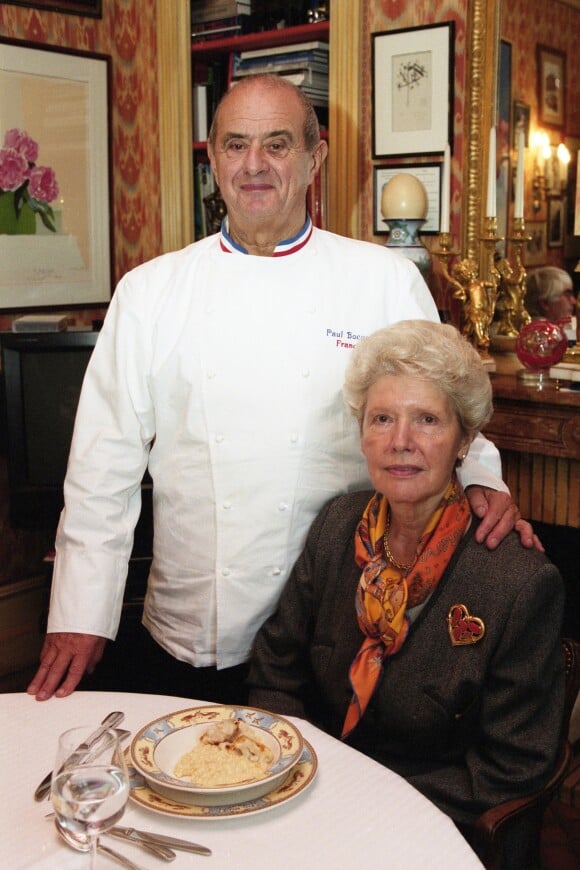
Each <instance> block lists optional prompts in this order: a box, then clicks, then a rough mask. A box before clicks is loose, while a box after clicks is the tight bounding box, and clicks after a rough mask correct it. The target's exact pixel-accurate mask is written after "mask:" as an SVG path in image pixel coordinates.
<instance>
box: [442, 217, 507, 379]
mask: <svg viewBox="0 0 580 870" xmlns="http://www.w3.org/2000/svg"><path fill="white" fill-rule="evenodd" d="M500 241H502V239H501V237H500V236H498V235H497V220H496V218H495V217H487V218H485V223H484V233H483V236H481V238H480V242H481V244H482V246H483V256H482V263H481V267H480V265H479V264H478V263H477V262H476V261H475V260H474V259H473V258H471V257H464V258H461V259H457V258H458V256H459V252H458V251H454V250H452V248H451V246H452V237H451V235H450V233H440V235H439V250H435V251H433V253H434V254H435V256H436V257H437V259H438V260H439V261H440V263H441V265H442V270H443V276H444V278H445V280H446V281H447V283H448V285H449V287H450V288H451V290H452V296H453V298H454V299H458V300H459V301H460V302H461V306H462V317H461V331H462V332H463V334H464V335H465V336H466V338H467V339H468V340H469V341H470V342H471V343H472V344H473V345H474V346H475V348H476V349H477V351H478V352H479V354H480V356H481V357H482V359H483V360H484V361H485V362H486V363H488V364H492V362H493V360H492V358H491V356H490V353H489V346H490V343H491V339H490V327H491V324H492V321H493V317H494V314H495V309H496V305H497V302H498V297H499V294H500V287H501V281H502V277H501V274H500V272H499V271H498V269H497V266H496V263H495V252H496V247H497V244H498V242H500ZM452 260H454V261H455V262H453V265H451V261H452ZM480 273H481V274H480Z"/></svg>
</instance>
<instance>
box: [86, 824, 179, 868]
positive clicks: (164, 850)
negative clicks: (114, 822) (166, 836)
mask: <svg viewBox="0 0 580 870" xmlns="http://www.w3.org/2000/svg"><path fill="white" fill-rule="evenodd" d="M125 830H128V831H130V830H131V829H130V828H127V829H125V828H109V830H108V831H103V834H104V835H105V836H107V837H118V838H119V839H120V840H125V842H129V843H133V845H135V846H140V847H141V848H142V849H146V850H147V852H151V854H152V855H155V857H156V858H161V860H162V861H175V858H176V855H175V852H174V851H173V849H170V848H169V847H168V846H163V845H161V843H154V842H153V840H146V839H145V838H144V837H139V836H138V834H137V833H136V832H135V835H133V834H132V833H131V834H129V833H125Z"/></svg>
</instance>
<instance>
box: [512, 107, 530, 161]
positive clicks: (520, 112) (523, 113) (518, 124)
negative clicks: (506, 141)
mask: <svg viewBox="0 0 580 870" xmlns="http://www.w3.org/2000/svg"><path fill="white" fill-rule="evenodd" d="M520 130H523V131H524V145H525V147H526V148H529V145H530V106H529V104H528V103H522V102H520V100H514V108H513V120H512V148H513V149H514V151H515V150H516V149H517V147H518V133H519V132H520Z"/></svg>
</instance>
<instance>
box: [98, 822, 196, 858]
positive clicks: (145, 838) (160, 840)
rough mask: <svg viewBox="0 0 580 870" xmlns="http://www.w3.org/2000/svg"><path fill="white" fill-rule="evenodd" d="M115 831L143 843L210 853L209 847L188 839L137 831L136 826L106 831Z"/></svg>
mask: <svg viewBox="0 0 580 870" xmlns="http://www.w3.org/2000/svg"><path fill="white" fill-rule="evenodd" d="M113 832H117V833H118V834H119V835H122V836H124V837H128V838H129V839H130V840H135V841H138V840H140V841H141V842H144V843H156V844H158V845H160V846H169V847H170V848H173V849H181V850H182V851H183V852H195V853H196V854H197V855H211V849H208V848H207V846H200V845H199V843H191V842H190V841H189V840H180V839H179V838H178V837H167V836H166V835H165V834H152V833H150V832H149V831H138V830H137V829H136V828H123V827H121V826H120V825H116V826H115V827H114V828H111V829H110V830H109V831H108V832H107V833H109V834H112V833H113Z"/></svg>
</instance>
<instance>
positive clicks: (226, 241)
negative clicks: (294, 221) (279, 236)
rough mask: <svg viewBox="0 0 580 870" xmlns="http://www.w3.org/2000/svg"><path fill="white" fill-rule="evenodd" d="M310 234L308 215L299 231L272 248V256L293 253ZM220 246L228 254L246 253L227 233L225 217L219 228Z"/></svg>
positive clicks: (301, 246) (304, 243)
mask: <svg viewBox="0 0 580 870" xmlns="http://www.w3.org/2000/svg"><path fill="white" fill-rule="evenodd" d="M311 236H312V221H311V219H310V216H308V217H307V218H306V222H305V224H304V226H303V227H302V229H301V230H300V232H299V233H298V234H297V235H295V236H294V237H293V238H291V239H285V240H284V241H283V242H280V244H278V245H276V247H275V248H274V253H273V254H272V256H273V257H286V256H287V255H288V254H294V253H296V251H299V250H300V249H301V248H303V247H304V245H306V244H307V242H308V241H309V239H310V237H311ZM220 247H221V249H222V251H225V252H226V253H228V254H247V253H248V252H247V250H246V249H245V248H243V247H242V246H241V245H238V243H237V242H234V240H233V239H232V237H231V236H230V235H229V233H228V226H227V217H225V218H224V219H223V221H222V225H221V230H220Z"/></svg>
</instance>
